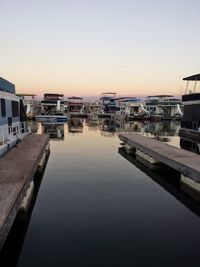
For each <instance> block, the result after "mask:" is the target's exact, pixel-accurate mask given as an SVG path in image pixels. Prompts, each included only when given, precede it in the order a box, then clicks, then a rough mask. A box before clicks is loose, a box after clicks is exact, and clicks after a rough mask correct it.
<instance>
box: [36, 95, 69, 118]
mask: <svg viewBox="0 0 200 267" xmlns="http://www.w3.org/2000/svg"><path fill="white" fill-rule="evenodd" d="M63 97H64V96H63V95H60V94H44V100H43V101H41V114H38V115H36V116H35V118H36V120H37V121H40V122H47V121H48V122H66V121H67V120H68V116H66V115H65V105H64V100H63Z"/></svg>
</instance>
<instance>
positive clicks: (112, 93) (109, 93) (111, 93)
mask: <svg viewBox="0 0 200 267" xmlns="http://www.w3.org/2000/svg"><path fill="white" fill-rule="evenodd" d="M116 94H117V93H114V92H105V93H102V95H116Z"/></svg>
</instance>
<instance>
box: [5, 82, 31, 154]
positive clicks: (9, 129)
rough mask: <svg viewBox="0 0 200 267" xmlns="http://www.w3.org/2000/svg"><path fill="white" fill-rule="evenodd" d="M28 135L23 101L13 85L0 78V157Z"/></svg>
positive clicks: (28, 130)
mask: <svg viewBox="0 0 200 267" xmlns="http://www.w3.org/2000/svg"><path fill="white" fill-rule="evenodd" d="M29 133H30V129H29V127H28V124H27V118H26V113H25V108H24V105H23V101H22V99H21V98H20V97H18V96H16V95H15V85H14V84H12V83H10V82H9V81H7V80H5V79H3V78H0V157H1V156H2V155H4V154H5V153H6V152H7V151H8V150H9V149H11V148H12V147H13V146H15V144H16V143H17V142H19V141H21V140H22V139H23V138H24V137H25V136H27V135H28V134H29Z"/></svg>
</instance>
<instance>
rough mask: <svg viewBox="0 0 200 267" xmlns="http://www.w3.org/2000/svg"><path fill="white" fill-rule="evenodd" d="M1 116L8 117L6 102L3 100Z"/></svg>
mask: <svg viewBox="0 0 200 267" xmlns="http://www.w3.org/2000/svg"><path fill="white" fill-rule="evenodd" d="M1 116H2V117H6V101H5V99H3V98H1Z"/></svg>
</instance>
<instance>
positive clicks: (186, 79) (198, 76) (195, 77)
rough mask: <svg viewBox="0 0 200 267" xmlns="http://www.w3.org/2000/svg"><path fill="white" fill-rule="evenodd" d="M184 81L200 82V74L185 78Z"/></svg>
mask: <svg viewBox="0 0 200 267" xmlns="http://www.w3.org/2000/svg"><path fill="white" fill-rule="evenodd" d="M183 81H200V73H199V74H195V75H192V76H189V77H186V78H183Z"/></svg>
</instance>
